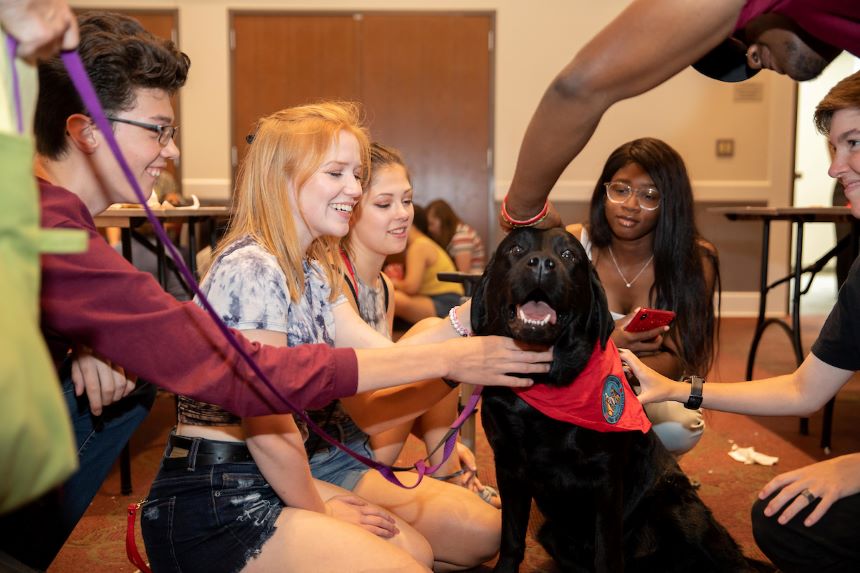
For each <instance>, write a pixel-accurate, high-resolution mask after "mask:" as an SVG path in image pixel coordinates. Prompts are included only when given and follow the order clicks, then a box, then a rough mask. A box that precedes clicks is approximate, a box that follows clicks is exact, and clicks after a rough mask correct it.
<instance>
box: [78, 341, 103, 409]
mask: <svg viewBox="0 0 860 573" xmlns="http://www.w3.org/2000/svg"><path fill="white" fill-rule="evenodd" d="M75 362H76V363H77V364H78V367H79V369H80V373H81V376H82V377H83V380H84V389H85V391H86V393H87V400H89V402H90V411H91V412H92V413H93V415H94V416H100V415H101V413H102V406H104V405H106V404H103V403H102V385H101V380H100V379H99V376H100V374H99V369H98V360H96V359H95V358H94V357H93V356H92V355H91V354H83V355H79V356H78V358H77V359H75Z"/></svg>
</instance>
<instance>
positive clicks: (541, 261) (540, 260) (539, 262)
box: [529, 257, 555, 271]
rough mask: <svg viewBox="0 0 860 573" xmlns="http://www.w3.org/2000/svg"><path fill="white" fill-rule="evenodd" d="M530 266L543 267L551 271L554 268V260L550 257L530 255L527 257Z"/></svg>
mask: <svg viewBox="0 0 860 573" xmlns="http://www.w3.org/2000/svg"><path fill="white" fill-rule="evenodd" d="M529 266H530V267H543V268H544V269H546V270H548V271H551V270H552V269H554V268H555V261H554V260H552V258H551V257H546V258H544V257H532V258H530V259H529Z"/></svg>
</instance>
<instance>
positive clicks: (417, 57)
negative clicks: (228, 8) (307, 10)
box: [231, 12, 494, 240]
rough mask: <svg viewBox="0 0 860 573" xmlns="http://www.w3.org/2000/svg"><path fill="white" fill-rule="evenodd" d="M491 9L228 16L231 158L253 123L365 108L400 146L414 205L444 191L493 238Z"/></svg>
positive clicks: (380, 136)
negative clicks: (319, 109) (312, 107)
mask: <svg viewBox="0 0 860 573" xmlns="http://www.w3.org/2000/svg"><path fill="white" fill-rule="evenodd" d="M493 25H494V23H493V16H492V15H491V14H486V13H456V14H446V13H436V12H434V13H384V12H371V13H362V14H353V13H349V14H301V13H266V14H260V13H247V12H233V13H231V39H232V47H233V56H232V63H233V66H232V73H233V82H232V83H233V102H232V108H233V142H234V143H233V144H234V146H235V147H234V159H237V160H238V159H239V158H241V157H242V155H243V151H244V149H245V145H246V144H245V141H244V138H245V136H246V135H247V134H248V133H249V131H250V130H251V129H252V127H253V123H254V120H256V119H257V118H258V117H260V116H261V115H264V114H266V113H271V112H273V111H276V110H278V109H282V108H284V107H288V106H290V105H295V104H299V103H306V102H311V101H317V100H321V99H353V100H357V101H360V102H361V103H362V104H363V105H364V110H365V113H366V116H367V120H368V125H369V127H370V130H371V136H372V137H373V138H374V139H375V140H377V141H380V142H382V143H385V144H387V145H392V146H394V147H397V148H399V149H400V150H401V151H402V152H403V155H404V157H405V158H406V161H407V163H408V164H409V168H410V171H411V172H412V176H413V184H414V187H415V191H416V195H415V200H416V202H417V203H419V204H422V205H426V204H427V203H429V202H430V201H431V200H433V199H436V198H444V199H445V200H446V201H448V202H449V203H450V204H451V205H452V207H454V209H455V210H456V211H457V213H458V214H459V215H460V216H461V217H462V218H463V220H465V221H466V222H468V223H469V224H471V225H472V226H474V227H475V228H476V230H477V231H478V232H479V233H480V234H481V235H482V237H483V238H484V239H485V240H486V239H487V237H488V228H489V224H490V222H489V218H490V217H489V213H490V204H491V196H490V173H491V170H492V165H491V160H490V157H491V153H490V149H491V146H490V140H491V133H492V105H491V74H492V41H491V35H492V31H493Z"/></svg>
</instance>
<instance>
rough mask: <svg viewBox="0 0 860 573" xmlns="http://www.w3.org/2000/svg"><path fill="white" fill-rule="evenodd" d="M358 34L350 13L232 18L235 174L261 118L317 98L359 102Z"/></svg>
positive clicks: (256, 14) (261, 15) (238, 16)
mask: <svg viewBox="0 0 860 573" xmlns="http://www.w3.org/2000/svg"><path fill="white" fill-rule="evenodd" d="M358 35H359V27H358V22H357V21H356V20H355V19H354V18H353V16H352V15H351V14H344V15H334V16H315V15H282V14H270V13H262V14H261V13H242V14H236V13H234V14H231V30H230V44H231V48H232V91H233V102H232V106H233V114H232V116H233V134H232V140H233V152H232V157H233V167H234V174H235V167H236V166H237V165H238V160H239V159H240V158H241V157H243V156H244V155H245V149H246V148H247V143H246V141H245V137H246V136H247V135H248V134H249V133H251V132H252V131H253V129H254V124H255V123H256V121H257V119H259V118H260V117H262V116H265V115H268V114H271V113H273V112H276V111H278V110H279V109H284V108H286V107H291V106H295V105H301V104H305V103H312V102H315V101H319V100H348V101H356V100H360V99H361V95H360V89H359V86H360V80H359V66H358V37H359V36H358Z"/></svg>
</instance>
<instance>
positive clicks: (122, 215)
mask: <svg viewBox="0 0 860 573" xmlns="http://www.w3.org/2000/svg"><path fill="white" fill-rule="evenodd" d="M153 213H154V214H155V216H156V217H157V218H158V220H159V221H161V222H162V223H166V222H177V223H180V222H181V223H187V224H188V260H187V261H186V263H187V264H188V268H189V269H191V273H192V274H193V275H194V276H195V277H196V276H197V257H196V253H197V224H198V223H204V222H205V223H208V224H209V244H210V246H211V247H212V248H213V249H214V248H215V241H216V239H217V236H216V232H217V226H216V225H214V224H213V223H214V221H215V220H216V219H218V218H222V217H229V216H230V209H229V208H228V207H221V206H212V207H199V208H197V209H153ZM147 220H148V219H147V218H146V211H145V210H144V209H143V208H142V207H138V208H133V209H108V210H107V211H104V212H102V213H101V214H100V215H97V216H96V217H95V222H96V227H102V228H104V227H119V228H120V233H121V237H122V256H123V257H125V258H126V260H128V261H129V262H132V260H131V259H132V256H131V241H132V239H135V240H137V241H139V242H140V243H141V244H144V245H145V246H147V247H148V246H149V245H150V243H149V241H147V240H146V238H145V237H143V236H142V235H140V234H138V233H136V232H135V230H134V229H136V228H137V227H139V226H141V225H142V224H143V223H145V222H146V221H147ZM155 254H156V256H157V258H158V282H159V283H160V284H161V286H163V287H166V285H167V271H166V268H167V258H166V256H165V250H164V245H163V244H161V241H156V246H155Z"/></svg>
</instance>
